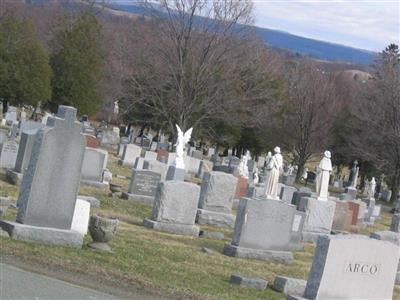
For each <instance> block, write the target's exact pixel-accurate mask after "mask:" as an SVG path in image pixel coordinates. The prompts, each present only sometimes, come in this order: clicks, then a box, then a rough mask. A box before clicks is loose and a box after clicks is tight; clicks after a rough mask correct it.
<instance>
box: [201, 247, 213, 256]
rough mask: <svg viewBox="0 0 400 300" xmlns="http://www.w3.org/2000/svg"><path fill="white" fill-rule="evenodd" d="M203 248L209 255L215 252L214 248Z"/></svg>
mask: <svg viewBox="0 0 400 300" xmlns="http://www.w3.org/2000/svg"><path fill="white" fill-rule="evenodd" d="M201 250H202V251H203V252H204V253H207V254H209V255H212V254H214V250H212V249H210V248H207V247H202V248H201Z"/></svg>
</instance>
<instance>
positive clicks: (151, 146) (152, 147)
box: [150, 142, 158, 152]
mask: <svg viewBox="0 0 400 300" xmlns="http://www.w3.org/2000/svg"><path fill="white" fill-rule="evenodd" d="M157 144H158V143H157V142H151V145H150V151H154V152H156V151H157Z"/></svg>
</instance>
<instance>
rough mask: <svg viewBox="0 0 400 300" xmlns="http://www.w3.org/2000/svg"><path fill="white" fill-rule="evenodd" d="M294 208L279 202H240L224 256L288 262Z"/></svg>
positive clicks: (269, 200) (291, 257) (258, 200)
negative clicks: (229, 242)
mask: <svg viewBox="0 0 400 300" xmlns="http://www.w3.org/2000/svg"><path fill="white" fill-rule="evenodd" d="M295 210H296V208H295V207H294V206H293V205H290V204H286V203H284V202H282V201H280V200H272V199H264V200H260V199H250V198H242V199H241V200H240V203H239V207H238V211H237V215H236V222H235V229H234V234H233V239H232V243H231V244H230V245H225V247H224V254H226V255H230V256H238V257H243V258H254V259H263V260H270V259H272V260H277V261H283V262H288V261H291V260H293V254H292V253H291V252H290V251H288V250H289V247H290V240H291V234H292V225H293V219H294V214H295Z"/></svg>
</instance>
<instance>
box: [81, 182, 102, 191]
mask: <svg viewBox="0 0 400 300" xmlns="http://www.w3.org/2000/svg"><path fill="white" fill-rule="evenodd" d="M81 184H83V185H87V186H91V187H96V188H100V189H103V188H108V187H109V184H108V182H100V181H92V180H81Z"/></svg>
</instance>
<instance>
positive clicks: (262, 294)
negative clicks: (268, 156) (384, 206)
mask: <svg viewBox="0 0 400 300" xmlns="http://www.w3.org/2000/svg"><path fill="white" fill-rule="evenodd" d="M109 161H110V163H109V169H110V170H111V171H112V172H113V174H114V179H113V182H114V183H117V184H121V185H122V186H123V187H124V188H125V189H126V188H127V185H128V183H129V179H124V178H116V177H115V174H119V175H123V176H126V177H130V175H131V171H130V170H129V169H128V168H125V167H121V166H119V165H117V159H116V157H115V156H113V155H111V156H110V159H109ZM4 179H5V178H4V173H1V174H0V193H1V195H9V196H11V197H13V198H14V200H16V197H17V195H18V188H17V187H15V186H12V185H10V184H8V183H6V182H5V180H4ZM80 194H82V195H92V196H95V197H97V198H98V199H100V201H101V208H98V209H97V208H94V209H92V214H95V213H97V214H102V215H105V216H112V217H117V218H118V219H119V220H120V223H119V227H118V232H117V234H116V236H115V237H114V239H113V240H112V241H111V242H110V246H111V247H112V249H113V251H114V253H102V252H94V251H92V250H90V249H89V248H88V247H87V246H86V244H87V243H88V242H90V241H91V238H90V236H89V235H88V236H87V237H86V238H85V245H84V246H83V248H82V249H70V248H63V247H50V246H44V245H40V244H35V243H28V242H21V241H15V240H11V239H9V238H4V237H2V238H1V239H0V243H1V257H2V258H7V257H8V258H12V259H14V260H19V261H21V262H27V263H33V264H38V265H41V266H44V267H46V268H48V269H54V270H62V271H64V272H70V273H72V274H76V276H77V277H80V276H83V277H84V276H88V277H91V278H97V279H98V282H101V283H104V284H105V285H111V286H116V287H118V288H120V289H125V290H127V291H128V290H129V289H132V287H142V288H144V289H145V290H148V291H151V292H156V293H158V294H162V295H168V296H169V297H171V298H185V299H187V298H193V299H285V296H284V295H283V294H279V293H277V292H275V291H273V290H272V289H271V288H270V287H269V288H268V289H267V290H265V291H256V290H252V289H245V288H240V287H238V286H233V285H231V284H230V283H229V277H230V275H231V274H232V273H241V274H244V275H249V276H259V277H262V278H265V279H267V280H268V282H269V284H270V285H271V284H272V283H273V280H274V277H275V276H276V275H287V276H291V277H298V278H303V279H307V276H308V272H309V269H310V266H311V262H312V257H313V252H314V247H313V246H312V245H306V247H305V251H303V252H296V253H295V261H294V262H293V263H291V264H281V263H273V262H264V261H257V260H245V259H238V258H232V257H228V256H225V255H223V254H222V249H223V246H224V244H225V243H229V242H230V240H231V237H232V233H231V231H229V230H222V231H223V232H224V233H225V239H224V240H216V239H207V238H191V237H181V236H177V235H173V234H168V233H161V232H157V231H154V230H150V229H147V228H145V227H143V226H142V221H143V218H145V217H150V216H151V210H152V208H151V207H150V206H148V205H145V204H137V203H132V202H128V201H125V200H120V199H118V198H112V197H109V196H108V190H101V189H95V188H89V187H84V186H83V187H81V191H80ZM15 215H16V210H15V209H12V208H10V209H9V210H8V213H7V216H6V218H7V219H10V220H15ZM390 218H391V215H389V214H387V213H383V215H382V218H381V219H380V220H379V221H378V222H377V223H376V225H375V226H373V227H371V228H368V229H366V230H364V231H363V233H364V234H369V232H373V231H377V230H384V229H388V227H389V224H390ZM202 229H207V230H215V231H221V230H220V229H217V228H213V227H209V226H202ZM202 247H208V248H211V249H213V250H214V253H213V254H211V255H210V254H206V253H204V252H203V251H202V250H201V248H202ZM396 296H397V297H400V288H399V287H396ZM397 299H398V298H397Z"/></svg>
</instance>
